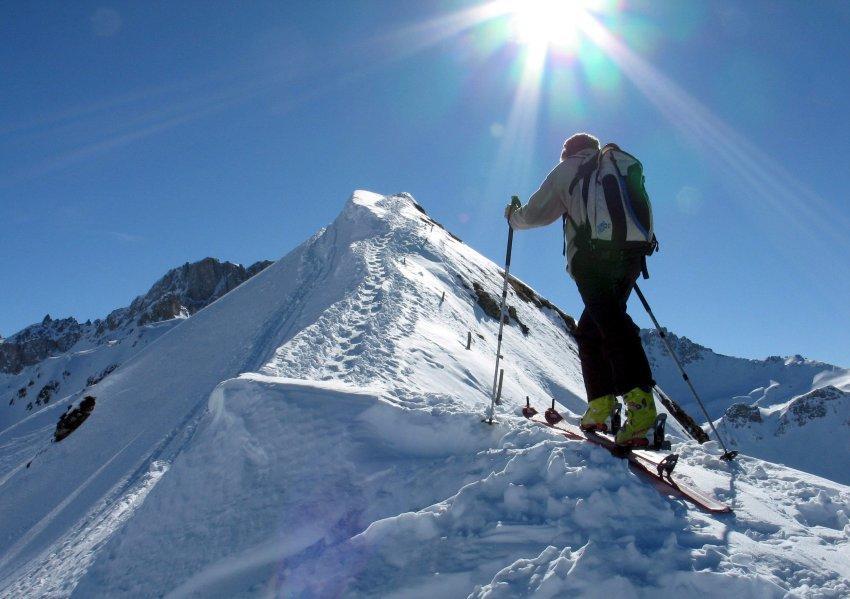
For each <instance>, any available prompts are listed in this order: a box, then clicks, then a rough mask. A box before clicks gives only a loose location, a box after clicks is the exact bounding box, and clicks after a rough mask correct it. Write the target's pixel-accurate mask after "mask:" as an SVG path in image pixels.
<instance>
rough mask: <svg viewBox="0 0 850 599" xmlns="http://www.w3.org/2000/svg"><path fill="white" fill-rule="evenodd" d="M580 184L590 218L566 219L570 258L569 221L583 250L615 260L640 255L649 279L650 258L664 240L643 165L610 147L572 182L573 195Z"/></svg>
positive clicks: (583, 166) (589, 161) (587, 163)
mask: <svg viewBox="0 0 850 599" xmlns="http://www.w3.org/2000/svg"><path fill="white" fill-rule="evenodd" d="M579 183H581V194H582V199H583V200H584V206H585V215H586V219H585V222H583V223H581V224H579V223H576V222H575V221H574V220H573V217H572V216H570V215H567V214H565V215H564V254H566V235H567V222H568V221H569V222H570V223H571V224H572V225H573V229H574V230H575V231H576V245H577V247H578V248H579V249H580V250H586V251H590V252H591V253H593V254H597V255H600V256H609V257H610V256H623V255H626V254H633V255H634V254H637V255H640V256H641V257H642V260H643V269H642V270H643V276H644V278H649V273H648V271H647V268H646V257H647V256H650V255H652V254H653V253H655V252H656V251H657V250H658V240H657V239H656V237H655V232H654V230H653V223H652V205H651V204H650V201H649V195H648V194H647V193H646V189H645V187H644V176H643V165H642V164H641V163H640V161H639V160H638V159H637V158H635V157H634V156H632V155H631V154H628V153H627V152H624V151H623V150H621V149H620V148H619V146H617V145H616V144H606V145H605V146H603V147H602V149H600V150H599V152H597V153H596V154H594V155H593V156H591V157H590V158H588V159H586V160H585V161H584V162H583V163H582V164H581V165H580V166H579V168H578V172H577V174H576V176H575V178H574V179H573V180H572V182H571V183H570V187H569V192H570V195H572V193H573V191H574V189H575V187H576V185H578V184H579Z"/></svg>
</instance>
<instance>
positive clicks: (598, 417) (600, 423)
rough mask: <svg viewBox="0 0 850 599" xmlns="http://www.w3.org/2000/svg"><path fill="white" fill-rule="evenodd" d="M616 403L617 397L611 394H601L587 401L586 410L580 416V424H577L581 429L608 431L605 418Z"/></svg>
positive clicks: (606, 418)
mask: <svg viewBox="0 0 850 599" xmlns="http://www.w3.org/2000/svg"><path fill="white" fill-rule="evenodd" d="M616 403H617V398H616V397H614V396H613V395H603V396H602V397H597V398H596V399H591V400H590V401H589V402H587V411H586V412H585V413H584V416H582V417H581V424H580V425H579V426H580V428H581V430H583V431H600V432H603V433H606V432H608V424H607V423H606V420H608V417H609V416H611V412H613V411H614V406H615V405H616Z"/></svg>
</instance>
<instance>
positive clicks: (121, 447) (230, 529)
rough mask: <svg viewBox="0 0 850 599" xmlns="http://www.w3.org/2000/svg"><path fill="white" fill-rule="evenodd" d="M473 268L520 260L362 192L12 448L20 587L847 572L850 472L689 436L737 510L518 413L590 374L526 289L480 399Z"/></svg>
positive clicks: (699, 479) (4, 589) (698, 471)
mask: <svg viewBox="0 0 850 599" xmlns="http://www.w3.org/2000/svg"><path fill="white" fill-rule="evenodd" d="M476 285H477V287H476ZM477 289H480V290H481V291H483V292H484V293H486V294H490V295H492V296H496V297H497V296H498V294H499V293H500V289H501V270H500V269H499V268H498V267H497V266H496V265H494V264H493V263H492V262H490V261H489V260H487V259H486V258H484V257H483V256H481V255H480V254H478V253H477V252H475V251H474V250H472V249H471V248H469V247H467V246H465V245H464V244H462V243H460V242H459V241H458V240H457V239H456V238H453V237H452V236H451V235H450V234H449V233H448V232H446V231H444V230H443V229H442V228H441V227H440V226H438V225H437V224H436V223H434V221H432V220H431V219H430V217H428V216H427V215H425V214H424V213H423V212H422V211H421V208H419V207H418V205H417V204H416V203H415V202H414V201H413V199H412V198H411V197H410V196H407V195H406V194H402V195H398V196H380V195H377V194H372V193H368V192H355V194H354V195H353V197H352V198H351V199H350V200H349V202H348V203H347V204H346V205H345V208H344V209H343V211H342V213H341V214H340V216H339V217H338V218H337V219H336V221H335V222H334V223H332V224H331V225H330V226H328V227H327V228H326V229H323V230H322V231H320V232H319V233H318V234H317V235H316V236H314V237H313V238H312V239H310V240H308V241H307V242H305V243H304V244H303V245H302V246H300V247H299V248H297V249H296V250H295V251H293V252H292V253H291V254H289V255H288V256H286V257H285V258H283V259H281V260H280V261H278V262H277V263H275V264H274V265H272V266H270V267H269V268H267V269H266V270H264V271H263V272H261V273H260V274H258V275H257V276H256V277H254V278H252V279H250V280H248V281H247V282H245V283H244V284H243V285H241V286H240V287H238V288H237V289H235V290H234V291H232V292H231V293H228V294H227V295H225V296H223V297H222V298H221V299H220V300H218V301H217V302H215V303H214V304H212V305H210V306H208V307H206V308H204V309H203V310H201V311H200V312H198V313H197V314H196V315H194V316H193V317H192V318H189V319H186V320H183V321H181V322H180V323H179V324H177V325H176V326H174V327H172V328H171V329H170V330H169V331H168V332H167V333H166V334H163V335H162V336H161V337H160V338H159V339H157V340H156V341H155V342H152V343H150V344H149V345H148V346H147V347H146V348H145V349H143V350H142V351H140V352H139V353H138V354H137V355H136V356H134V357H133V358H131V359H130V360H128V362H127V363H126V364H125V365H124V366H122V367H121V368H120V369H119V370H117V371H116V372H115V373H114V374H112V375H111V376H109V377H108V378H107V379H105V380H104V381H102V382H101V383H99V384H98V385H97V386H96V391H97V395H98V408H97V409H96V410H95V412H94V413H93V414H92V416H91V418H90V419H89V420H88V421H87V422H86V423H85V424H84V425H83V426H82V427H81V428H80V429H79V430H78V431H76V432H75V433H74V434H73V435H72V436H71V437H69V438H68V439H67V440H66V441H63V442H62V443H61V444H59V445H56V446H51V447H50V448H49V450H48V451H46V452H45V453H44V454H43V455H42V456H41V457H39V458H38V459H36V460H35V461H34V462H33V465H32V467H31V468H29V469H27V468H22V467H21V466H20V464H17V465H16V464H15V463H14V461H9V462H4V463H3V466H2V467H3V470H2V471H0V512H2V513H3V514H4V518H3V519H2V521H0V556H2V557H0V595H3V596H7V595H8V596H19V595H33V596H39V595H51V596H66V595H68V594H70V593H71V592H74V593H76V594H77V595H78V596H85V597H121V596H140V595H143V596H160V595H167V594H172V595H173V596H204V597H232V596H260V595H262V596H269V595H271V596H305V597H312V596H322V597H324V596H381V597H392V596H398V597H402V596H404V597H408V596H437V597H458V596H460V597H462V596H472V597H508V596H510V597H513V596H523V595H531V594H535V595H537V596H559V595H563V594H566V593H573V594H575V593H576V592H578V593H581V594H583V595H587V596H594V595H596V596H601V595H606V596H610V595H611V594H612V593H618V594H619V595H622V596H627V597H632V596H634V597H644V596H645V597H649V596H652V597H656V596H671V595H682V596H688V595H695V594H697V593H699V594H701V595H704V596H707V597H712V596H714V597H721V596H722V597H728V596H730V595H732V596H740V597H782V596H786V595H787V594H788V593H794V594H803V595H814V596H817V595H819V596H824V597H830V596H834V597H839V596H842V595H846V594H847V593H850V585H848V582H847V580H848V577H850V561H848V559H847V557H846V555H847V551H848V545H850V521H848V515H850V489H848V488H847V487H845V486H842V485H840V484H836V483H832V482H830V481H827V480H824V479H820V478H818V477H816V476H812V475H809V474H806V473H803V472H799V471H795V470H792V469H790V468H787V467H784V466H779V465H775V464H770V463H768V462H764V461H762V460H758V459H754V458H748V457H743V458H742V459H741V460H740V461H739V462H738V463H736V464H734V465H728V464H726V463H724V462H721V461H720V460H719V459H718V458H717V454H718V452H717V447H716V444H715V443H709V444H707V445H706V446H702V447H699V446H695V445H693V444H690V443H686V442H684V441H682V442H680V443H677V444H676V446H675V449H676V450H677V451H679V452H681V453H682V456H683V458H682V463H681V465H680V468H681V470H682V472H683V473H684V474H685V475H687V476H690V477H691V478H692V479H693V480H694V481H695V482H696V483H697V484H699V485H700V486H701V487H702V488H703V489H706V490H707V491H709V492H711V493H713V494H715V495H716V496H718V497H719V498H720V499H722V500H724V501H727V502H729V503H731V504H732V505H733V506H734V508H735V510H736V513H735V515H734V516H733V515H729V516H710V515H708V514H704V513H701V512H699V511H696V510H694V509H693V508H691V507H690V506H688V505H687V504H685V503H683V502H681V501H678V500H672V499H670V498H668V497H664V496H662V495H661V494H659V493H658V492H657V491H656V490H655V489H654V488H652V487H651V486H649V485H647V484H646V483H645V481H643V480H641V479H639V478H637V477H636V476H635V475H634V473H632V472H631V471H630V470H629V469H628V468H627V466H626V464H625V462H624V461H619V460H615V459H613V458H612V457H611V456H610V455H609V454H608V452H607V451H605V450H603V449H601V448H598V447H594V446H591V445H589V444H585V443H581V442H574V441H568V440H566V439H564V438H562V437H559V436H556V435H553V434H551V432H549V431H547V430H544V429H542V428H540V427H537V426H534V425H533V424H530V423H528V422H527V421H526V420H525V419H523V418H522V417H521V416H519V415H518V410H519V407H520V406H521V405H522V404H523V403H524V401H525V397H526V396H529V397H530V398H531V400H532V402H534V403H535V405H536V406H537V407H538V408H540V407H544V405H545V403H546V402H548V400H549V398H551V397H554V398H556V399H557V401H558V405H559V410H560V411H561V412H562V413H563V414H564V415H565V416H567V417H568V418H571V419H573V420H575V419H576V418H577V415H578V414H580V413H581V412H582V411H583V407H584V398H583V389H582V384H581V374H580V368H579V364H578V359H577V356H576V347H575V342H574V340H573V339H572V337H571V334H570V332H569V326H568V321H566V320H565V319H564V318H562V316H561V315H560V314H558V313H557V312H556V311H554V310H553V309H551V308H548V307H545V306H543V307H541V305H542V304H541V305H538V303H535V302H533V301H526V300H525V299H523V297H522V296H521V295H517V293H516V291H515V290H514V289H511V291H510V295H509V300H508V301H509V304H510V305H511V307H512V308H513V309H514V313H515V315H516V319H512V321H511V325H510V326H508V327H506V333H505V344H504V354H505V368H506V375H505V387H504V391H503V401H504V403H503V405H502V406H500V407H499V409H498V410H497V414H498V422H497V423H496V425H495V426H492V427H490V426H486V425H484V424H482V423H481V421H480V420H481V416H482V414H483V412H484V408H485V406H486V405H487V403H488V402H489V391H490V388H489V387H490V384H491V381H492V374H493V373H492V367H493V354H494V352H495V342H496V339H495V337H496V329H497V322H496V321H495V320H494V319H493V318H492V317H490V316H488V315H487V313H486V312H485V309H483V308H482V306H481V305H479V302H480V301H481V293H480V292H479V291H477ZM520 322H521V323H522V324H523V325H524V327H526V328H527V331H526V332H524V331H523V328H522V327H520V326H519V323H520ZM468 333H471V335H472V341H473V343H472V347H471V349H469V350H467V349H466V342H467V334H468ZM13 438H14V439H15V442H16V443H19V445H21V446H24V447H26V448H29V449H32V450H33V451H35V450H36V449H37V448H38V436H37V435H35V436H33V438H31V439H30V438H28V439H19V438H18V437H13ZM116 506H123V507H116ZM6 516H8V517H6ZM58 555H73V556H74V559H73V560H68V561H70V562H72V563H73V564H76V566H74V567H65V568H54V567H52V566H53V565H55V564H56V563H57V558H56V556H58ZM60 561H61V560H60Z"/></svg>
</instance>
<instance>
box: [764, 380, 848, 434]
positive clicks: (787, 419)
mask: <svg viewBox="0 0 850 599" xmlns="http://www.w3.org/2000/svg"><path fill="white" fill-rule="evenodd" d="M849 398H850V393H845V392H844V391H841V390H840V389H837V388H836V387H833V386H832V385H827V386H826V387H821V388H820V389H815V390H814V391H811V392H809V393H806V394H805V395H802V396H800V397H798V398H797V399H795V400H794V401H792V402H791V403H790V404H789V405H788V408H787V409H786V410H785V413H784V414H783V415H782V417H781V418H780V419H779V427H778V428H777V434H782V433H784V432H785V430H787V429H788V428H789V427H790V426H791V425H796V426H805V425H806V424H807V423H808V422H811V421H812V420H815V419H816V418H824V417H826V415H827V404H828V402H833V401H838V400H844V401H847V400H848V399H849Z"/></svg>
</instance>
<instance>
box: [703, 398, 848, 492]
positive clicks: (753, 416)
mask: <svg viewBox="0 0 850 599" xmlns="http://www.w3.org/2000/svg"><path fill="white" fill-rule="evenodd" d="M717 426H718V427H719V428H720V429H721V431H723V432H724V433H726V434H727V435H728V437H729V441H730V445H732V446H733V447H735V448H737V449H739V450H740V451H742V452H743V453H745V454H747V455H753V456H758V457H760V458H762V459H765V460H770V461H772V462H778V463H781V464H786V465H788V466H793V467H794V468H798V469H800V470H805V471H806V472H811V473H813V474H817V475H820V476H824V477H826V478H831V479H832V480H835V481H838V482H840V483H844V484H850V392H848V391H846V390H842V389H839V388H837V387H835V386H832V385H826V386H824V387H819V388H817V389H815V390H814V391H810V392H808V393H805V394H803V395H801V396H799V397H796V398H794V399H792V400H791V401H788V402H785V403H780V404H775V405H772V406H768V407H760V406H758V405H755V404H754V403H753V404H745V403H739V404H734V405H732V406H731V407H729V409H728V410H726V413H725V414H724V415H723V417H722V418H720V419H719V421H718V423H717Z"/></svg>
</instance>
